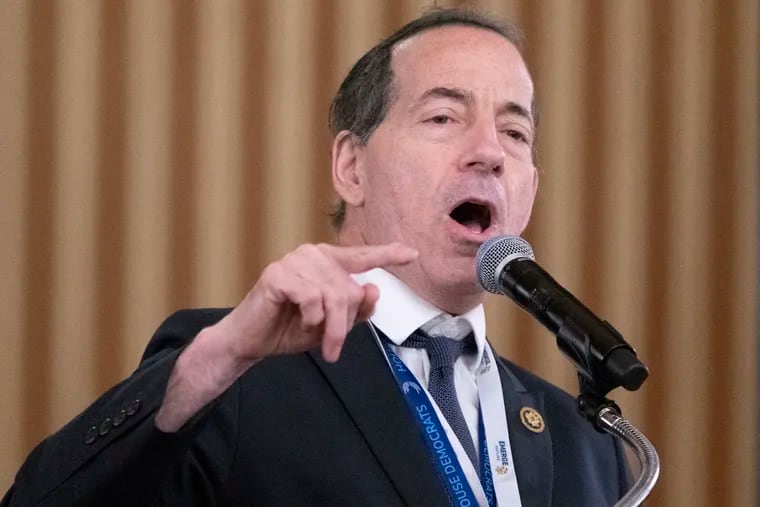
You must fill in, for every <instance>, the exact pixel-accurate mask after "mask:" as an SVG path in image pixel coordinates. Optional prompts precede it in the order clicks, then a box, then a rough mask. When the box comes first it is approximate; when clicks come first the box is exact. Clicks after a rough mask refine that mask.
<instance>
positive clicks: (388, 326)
mask: <svg viewBox="0 0 760 507" xmlns="http://www.w3.org/2000/svg"><path fill="white" fill-rule="evenodd" d="M351 276H352V277H353V278H354V280H355V281H356V282H358V283H361V284H365V283H372V284H374V285H376V286H377V288H378V289H379V291H380V298H379V299H378V300H377V304H375V312H374V313H373V314H372V317H371V318H370V320H371V321H372V324H374V325H375V326H376V327H377V328H378V329H380V331H382V332H383V334H385V336H387V337H388V339H389V340H390V341H391V342H392V343H393V344H395V345H401V344H402V343H403V342H404V340H406V339H407V338H408V337H409V335H411V334H412V333H413V332H414V331H415V330H417V329H418V328H420V327H422V326H423V325H424V324H426V323H427V322H428V321H430V320H431V319H435V318H436V317H438V316H439V315H441V314H445V313H446V312H444V311H443V310H441V309H440V308H437V307H436V306H435V305H433V304H432V303H430V302H428V301H426V300H425V299H423V298H421V297H420V296H418V295H417V294H415V293H414V291H412V289H411V288H410V287H409V286H408V285H406V284H405V283H404V282H402V281H401V280H400V279H398V278H397V277H396V276H394V275H392V274H391V273H389V272H388V271H386V270H384V269H382V268H375V269H371V270H369V271H365V272H364V273H358V274H354V275H351ZM459 317H460V318H462V319H465V320H467V321H468V322H469V324H470V326H471V327H472V332H473V335H474V337H475V346H476V347H477V354H476V355H475V357H474V358H473V359H474V360H473V361H472V362H471V363H470V364H471V365H472V369H474V368H475V367H477V366H479V365H480V361H481V359H482V357H483V349H484V347H485V341H486V316H485V311H484V310H483V305H482V304H479V305H477V306H476V307H475V308H473V309H471V310H469V311H467V312H465V313H463V314H461V315H459Z"/></svg>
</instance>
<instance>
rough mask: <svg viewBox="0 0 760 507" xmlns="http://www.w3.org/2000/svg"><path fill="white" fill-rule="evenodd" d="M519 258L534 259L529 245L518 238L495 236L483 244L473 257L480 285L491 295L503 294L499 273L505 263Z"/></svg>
mask: <svg viewBox="0 0 760 507" xmlns="http://www.w3.org/2000/svg"><path fill="white" fill-rule="evenodd" d="M520 258H528V259H530V260H534V259H535V257H534V256H533V249H532V248H531V247H530V244H528V242H527V241H525V240H524V239H522V238H521V237H519V236H495V237H493V238H491V239H489V240H488V241H485V242H483V244H482V245H480V248H479V249H478V253H477V255H476V256H475V270H476V271H477V274H478V281H479V282H480V285H481V286H482V287H483V288H484V289H485V290H487V291H488V292H491V293H493V294H503V292H502V291H501V289H499V283H498V280H499V273H500V272H501V270H502V269H503V268H504V266H505V265H506V264H507V263H509V262H511V261H513V260H514V259H520Z"/></svg>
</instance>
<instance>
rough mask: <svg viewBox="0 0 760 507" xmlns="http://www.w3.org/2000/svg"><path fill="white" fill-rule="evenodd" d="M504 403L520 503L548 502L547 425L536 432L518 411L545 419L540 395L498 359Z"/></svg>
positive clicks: (550, 460)
mask: <svg viewBox="0 0 760 507" xmlns="http://www.w3.org/2000/svg"><path fill="white" fill-rule="evenodd" d="M498 362H499V374H500V376H501V385H502V391H503V394H504V404H505V405H506V408H507V421H508V424H509V441H510V444H511V446H512V454H513V459H514V463H515V467H516V470H517V484H518V487H519V489H520V499H521V500H522V505H523V507H537V506H548V505H551V501H552V483H553V473H554V460H553V458H552V440H551V433H550V431H549V426H548V425H547V424H544V427H543V430H542V431H540V432H536V431H531V430H530V429H529V424H528V423H527V422H523V420H522V416H521V414H520V411H521V410H522V409H523V408H527V409H529V410H530V409H533V410H535V411H536V412H538V414H540V415H541V416H542V417H543V418H544V421H546V412H545V411H544V401H543V395H542V394H541V393H540V392H535V393H532V392H528V391H527V390H526V389H525V387H524V386H523V384H522V383H521V382H520V381H519V380H518V379H517V378H516V377H515V376H514V375H513V374H512V372H511V371H509V369H508V367H507V366H506V365H505V364H504V362H503V361H501V360H499V361H498Z"/></svg>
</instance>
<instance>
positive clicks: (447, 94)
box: [412, 86, 535, 125]
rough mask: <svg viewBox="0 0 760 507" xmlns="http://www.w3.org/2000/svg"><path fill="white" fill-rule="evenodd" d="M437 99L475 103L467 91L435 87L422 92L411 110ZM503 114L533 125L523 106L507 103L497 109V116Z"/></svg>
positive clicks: (529, 114)
mask: <svg viewBox="0 0 760 507" xmlns="http://www.w3.org/2000/svg"><path fill="white" fill-rule="evenodd" d="M438 98H444V99H452V100H454V101H456V102H460V103H462V104H464V105H465V106H470V105H472V104H474V103H475V95H474V94H473V93H472V92H471V91H469V90H464V89H462V88H448V87H446V86H436V87H434V88H430V89H429V90H425V92H423V93H422V95H420V97H419V98H418V99H417V100H416V101H415V103H414V106H413V107H412V109H417V108H418V107H420V106H421V105H423V104H424V103H425V102H427V101H429V100H432V99H438ZM505 113H506V114H514V115H516V116H520V117H522V118H525V119H526V120H528V121H529V122H530V124H531V125H535V122H534V118H533V114H532V113H531V112H530V110H529V109H527V108H525V107H524V106H521V105H520V104H518V103H517V102H512V101H509V102H507V103H506V104H504V105H503V106H502V107H500V108H499V111H498V114H505Z"/></svg>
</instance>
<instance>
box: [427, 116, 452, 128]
mask: <svg viewBox="0 0 760 507" xmlns="http://www.w3.org/2000/svg"><path fill="white" fill-rule="evenodd" d="M451 121H452V119H451V117H450V116H446V115H445V114H437V115H435V116H432V117H430V118H428V119H427V120H425V122H426V123H434V124H436V125H446V124H447V123H451Z"/></svg>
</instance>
